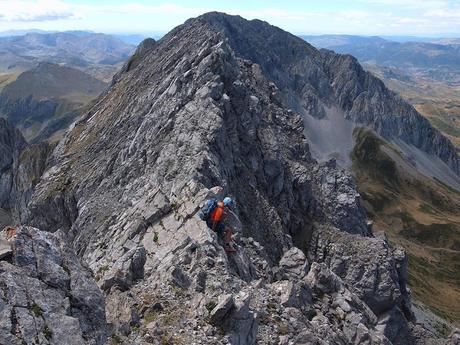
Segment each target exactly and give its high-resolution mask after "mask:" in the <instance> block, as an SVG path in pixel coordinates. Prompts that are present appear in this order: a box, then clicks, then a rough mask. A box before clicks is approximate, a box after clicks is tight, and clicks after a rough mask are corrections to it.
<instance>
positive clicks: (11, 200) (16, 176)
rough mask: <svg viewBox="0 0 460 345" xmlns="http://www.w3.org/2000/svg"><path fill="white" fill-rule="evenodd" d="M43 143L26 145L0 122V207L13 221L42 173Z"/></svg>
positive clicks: (46, 150) (14, 130) (17, 217)
mask: <svg viewBox="0 0 460 345" xmlns="http://www.w3.org/2000/svg"><path fill="white" fill-rule="evenodd" d="M48 153H49V146H48V145H47V144H44V143H43V144H36V145H28V144H27V142H26V141H25V139H24V137H23V136H22V134H21V133H20V132H19V130H17V129H16V128H14V127H13V126H12V125H11V124H10V123H9V122H8V121H7V120H5V119H0V208H1V209H4V210H6V211H8V212H9V214H10V215H12V216H13V219H14V220H15V221H17V220H18V219H19V218H20V216H21V212H22V210H24V209H25V208H26V206H27V204H28V201H29V199H30V197H31V195H32V192H33V187H34V186H35V185H36V184H37V182H38V180H39V179H40V176H41V175H42V173H43V171H44V170H45V164H46V158H47V155H48Z"/></svg>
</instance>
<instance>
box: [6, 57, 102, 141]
mask: <svg viewBox="0 0 460 345" xmlns="http://www.w3.org/2000/svg"><path fill="white" fill-rule="evenodd" d="M106 86H107V85H106V83H104V82H102V81H100V80H98V79H96V78H94V77H92V76H90V75H88V74H86V73H84V72H81V71H80V70H77V69H73V68H70V67H65V66H59V65H56V64H51V63H40V64H39V65H38V66H37V67H36V68H34V69H31V70H29V71H26V72H24V73H22V74H20V75H19V76H18V77H17V78H16V80H14V81H12V82H10V83H9V84H7V85H6V86H5V87H4V88H3V90H2V91H1V93H0V115H1V116H3V117H6V118H8V119H9V120H10V121H11V122H12V123H13V124H14V125H15V126H17V127H18V128H19V129H20V130H21V131H22V132H23V134H24V136H25V137H26V138H27V139H28V140H29V141H37V140H43V139H47V138H50V137H52V136H54V135H55V134H58V133H60V132H62V131H63V130H64V129H65V128H67V126H68V125H69V124H70V123H71V122H72V121H73V120H74V119H75V118H76V117H77V116H78V114H79V112H80V110H81V109H82V108H83V107H85V106H86V105H87V104H88V103H89V102H91V101H92V100H93V99H94V98H96V97H97V96H98V95H99V94H100V93H101V92H102V91H103V90H104V89H105V87H106Z"/></svg>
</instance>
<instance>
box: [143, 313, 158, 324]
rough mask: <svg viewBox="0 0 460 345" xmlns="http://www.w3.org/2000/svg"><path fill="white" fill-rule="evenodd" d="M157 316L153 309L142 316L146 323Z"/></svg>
mask: <svg viewBox="0 0 460 345" xmlns="http://www.w3.org/2000/svg"><path fill="white" fill-rule="evenodd" d="M157 318H158V315H157V313H156V312H154V311H149V312H147V313H146V314H145V316H144V321H145V323H146V324H148V323H150V322H153V321H155V320H156V319H157Z"/></svg>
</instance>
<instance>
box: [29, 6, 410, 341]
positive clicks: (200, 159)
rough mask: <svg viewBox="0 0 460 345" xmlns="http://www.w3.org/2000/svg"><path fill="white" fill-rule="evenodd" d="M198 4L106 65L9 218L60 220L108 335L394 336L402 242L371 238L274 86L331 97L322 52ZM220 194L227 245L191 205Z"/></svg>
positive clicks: (402, 301)
mask: <svg viewBox="0 0 460 345" xmlns="http://www.w3.org/2000/svg"><path fill="white" fill-rule="evenodd" d="M214 18H217V19H219V18H221V15H214V14H211V15H208V16H205V17H200V18H198V19H193V20H190V21H188V22H186V23H185V24H184V25H183V26H180V27H178V28H176V29H174V30H173V31H172V32H171V33H169V34H168V35H166V36H165V37H164V38H162V39H161V40H160V41H158V42H157V43H155V45H154V46H153V47H152V49H149V50H148V51H147V52H145V55H144V56H143V57H142V58H141V59H139V60H138V61H137V65H136V66H134V67H133V68H132V69H129V70H126V71H125V72H124V73H122V74H120V76H119V79H117V80H115V81H114V84H113V85H112V87H111V89H110V90H109V91H108V92H107V93H105V94H104V95H103V96H102V97H101V98H100V99H99V100H98V102H97V103H96V104H95V106H94V107H93V108H92V109H91V110H90V111H89V112H88V113H87V114H86V115H85V116H84V118H82V120H81V121H79V122H78V123H76V124H75V126H74V127H73V129H72V130H71V131H70V132H69V133H67V135H66V137H65V138H64V139H63V140H62V141H61V142H60V143H59V145H58V146H57V147H56V148H55V150H54V152H53V154H52V156H51V157H50V159H49V162H50V166H49V168H48V169H47V170H46V172H45V173H44V174H43V176H42V178H41V180H40V182H39V184H38V185H37V186H36V187H35V190H34V192H33V195H32V196H31V201H30V203H29V204H28V205H27V208H24V209H21V219H22V221H23V222H26V223H29V224H33V225H35V226H37V227H40V228H43V229H46V230H48V231H57V230H60V232H61V231H62V232H63V233H65V235H66V236H67V238H68V239H69V241H70V242H71V243H72V245H73V246H74V248H75V249H76V252H77V254H78V255H79V256H80V257H81V258H82V259H84V260H85V261H86V262H87V263H88V265H89V267H90V268H91V269H92V270H93V271H94V272H95V280H96V281H97V284H98V285H99V286H100V287H101V289H103V290H104V293H105V298H106V303H107V308H106V311H107V319H108V322H109V323H110V328H111V330H112V331H113V337H114V341H118V338H121V339H122V340H123V341H125V342H126V343H130V344H143V343H149V342H150V343H153V344H158V343H160V341H162V339H166V340H168V341H169V342H171V343H184V344H190V343H197V342H198V343H199V342H201V343H204V344H239V345H252V344H256V343H257V342H258V343H260V344H277V343H280V342H281V343H288V344H290V343H292V344H307V343H318V344H328V343H329V344H349V343H356V344H358V343H369V344H390V343H391V341H392V339H390V338H391V337H394V335H395V334H397V335H400V334H403V333H401V332H402V331H401V330H404V332H406V331H405V330H406V329H407V332H406V333H407V334H406V333H404V335H408V336H410V332H411V327H410V323H411V321H412V320H411V313H410V299H409V295H408V293H407V290H406V287H405V279H406V278H405V274H406V272H405V271H406V268H405V258H404V255H403V254H402V253H400V252H395V251H394V250H393V249H392V248H391V247H390V246H389V245H388V244H387V243H386V241H384V240H382V239H377V238H373V237H372V233H371V231H370V229H369V227H368V225H367V223H366V218H365V213H364V210H363V208H362V206H361V200H360V197H359V195H358V193H357V192H356V188H355V185H354V183H353V181H352V179H351V178H350V176H349V175H348V174H347V173H346V172H344V171H342V170H340V169H338V168H337V167H336V166H335V164H334V162H333V161H331V162H328V163H325V164H322V165H318V163H317V162H316V161H315V160H314V159H312V157H311V155H310V151H309V149H308V145H307V141H306V138H305V136H304V127H303V121H302V117H301V116H300V115H299V114H297V113H296V112H294V111H292V110H289V109H288V106H287V104H288V103H287V102H288V101H289V96H291V97H293V98H292V99H291V101H292V103H293V104H294V105H295V104H296V102H297V101H298V98H299V99H300V98H301V99H303V100H304V101H305V102H306V103H311V102H314V101H312V100H313V99H321V100H324V99H328V98H327V97H329V96H331V94H330V92H329V91H331V86H330V85H329V82H328V80H329V79H328V78H326V79H323V77H324V76H325V73H324V71H323V72H321V71H322V68H323V67H322V65H321V64H320V63H319V62H318V61H316V60H315V59H320V57H321V54H320V53H319V52H318V51H316V50H314V49H313V48H311V47H310V46H308V45H306V44H305V43H304V42H303V41H301V40H300V39H299V40H294V43H295V45H294V46H293V47H292V48H293V49H285V48H284V46H283V49H281V48H280V45H281V43H283V44H284V43H285V39H286V37H288V38H289V37H291V36H289V35H288V36H287V34H286V33H284V32H282V31H281V30H279V29H276V28H273V27H270V26H267V24H265V23H262V22H258V21H256V22H252V24H247V23H243V24H241V26H239V24H238V23H233V24H232V25H233V27H234V28H235V29H237V30H240V31H241V30H243V29H248V31H247V32H246V33H245V34H246V35H248V36H250V35H251V33H254V35H256V34H257V31H259V29H260V30H261V34H260V35H259V34H257V35H258V36H257V35H256V36H255V38H256V39H257V41H256V42H253V41H250V40H249V41H248V40H247V38H246V39H245V40H242V41H240V40H239V37H240V36H238V35H240V34H242V33H241V32H240V33H238V32H236V33H233V34H231V33H230V31H229V30H221V29H216V25H217V24H216V23H214ZM232 18H233V17H229V18H227V19H228V20H229V21H232V20H233V21H234V20H237V21H239V20H240V19H238V18H236V19H235V18H233V19H232ZM227 19H226V20H227ZM219 20H220V19H219ZM241 20H242V19H241ZM237 24H238V25H237ZM219 25H220V24H219ZM247 25H249V27H248V26H247ZM217 27H219V26H218V25H217ZM238 27H240V29H238ZM269 32H270V33H271V34H272V36H270V37H271V38H270V39H268V38H267V37H266V36H267V35H268V33H269ZM245 37H246V36H245ZM270 43H277V45H276V44H273V50H271V49H268V48H267V47H270V46H269V45H268V46H267V44H270ZM259 48H260V49H259ZM265 48H267V49H265ZM264 50H268V51H264ZM305 52H307V53H308V54H311V56H310V55H308V54H307V55H306V53H305ZM243 53H245V54H246V53H247V54H252V55H244V56H243ZM278 53H279V54H280V55H279V56H278V57H277V54H278ZM264 56H265V58H264ZM301 56H304V57H305V56H307V57H306V58H305V60H301V61H302V63H301V64H300V65H299V64H298V59H299V58H300V57H301ZM280 58H283V59H284V60H285V61H282V60H280ZM261 59H262V60H261ZM263 59H266V60H263ZM270 59H272V61H270ZM256 62H257V63H256ZM291 63H292V64H291ZM270 64H272V66H273V70H268V68H269V67H268V66H269V65H270ZM286 64H287V65H288V67H286V66H285V65H286ZM283 66H284V67H283ZM297 68H298V69H299V70H300V71H301V72H302V75H301V76H300V77H297V82H298V84H299V89H300V90H301V91H302V93H301V96H298V97H297V96H296V95H297V94H296V93H294V91H293V90H294V89H292V90H291V86H292V83H294V81H295V80H293V79H292V76H293V75H295V73H294V72H295V70H296V69H297ZM275 83H276V84H275ZM310 83H312V85H316V86H315V87H313V86H311V85H310ZM277 85H278V86H277ZM309 85H310V86H309ZM296 90H297V88H296ZM328 90H329V91H328ZM326 91H327V92H326ZM296 92H297V91H296ZM299 92H300V91H299ZM331 92H332V91H331ZM316 94H317V95H316ZM310 95H313V96H315V97H316V98H308V96H310ZM313 96H312V97H313ZM320 96H321V97H320ZM318 97H320V98H318ZM331 97H332V96H331ZM330 101H331V102H332V100H330ZM321 102H323V101H321ZM324 102H325V101H324ZM324 102H323V103H324ZM321 106H322V105H321V104H320V102H319V101H318V103H317V104H316V105H315V104H313V108H315V109H320V107H321ZM214 186H221V187H220V188H211V187H214ZM224 195H230V196H231V197H233V198H234V199H235V200H236V204H235V205H234V206H233V207H232V209H231V211H230V212H229V213H230V214H229V219H228V224H227V225H229V226H231V227H232V228H233V230H234V232H235V238H234V239H235V242H236V247H237V251H236V253H235V254H231V255H230V254H228V255H227V253H225V251H224V249H223V247H222V239H220V238H218V237H217V235H216V234H215V233H213V232H212V231H210V230H209V229H208V228H207V226H206V224H205V223H204V222H202V221H201V220H199V219H198V217H197V216H196V215H197V213H198V211H199V209H200V207H201V206H202V205H203V203H204V202H205V200H206V199H207V198H209V197H218V198H220V199H221V198H222V197H223V196H224ZM332 227H335V228H337V229H332V230H331V228H332ZM294 245H295V246H296V247H297V248H299V249H296V248H294ZM300 249H302V250H304V252H305V253H308V261H307V259H306V257H305V255H303V254H302V252H301V251H300ZM344 254H345V255H344ZM29 264H30V263H28V262H27V260H24V265H29ZM309 264H310V265H309ZM30 265H31V264H30ZM51 267H54V266H51ZM48 273H49V272H48V271H47V270H44V271H43V277H45V278H46V279H47V281H48V282H51V283H52V284H54V285H56V286H61V285H62V284H66V280H65V275H62V276H61V275H49V274H48ZM72 281H73V280H72V279H71V281H70V282H71V283H72ZM81 291H82V293H83V288H82V289H81ZM86 296H91V294H88V293H87V294H86ZM222 296H227V297H225V298H222ZM229 296H231V297H229ZM219 302H222V303H219ZM224 302H225V303H224ZM397 308H399V310H400V311H402V314H397V313H396V312H397ZM389 311H391V312H392V313H393V314H392V317H388V318H387V314H386V313H387V312H389ZM398 315H399V316H401V315H402V317H401V318H400V319H399V321H397V325H401V326H402V327H400V328H398V329H396V328H395V327H394V324H395V323H394V320H395V317H396V316H398ZM210 321H211V322H210ZM216 325H217V326H216ZM406 326H407V327H406ZM405 327H406V328H405ZM389 337H390V338H389ZM396 338H398V337H396ZM417 339H418V338H417ZM417 339H416V340H417Z"/></svg>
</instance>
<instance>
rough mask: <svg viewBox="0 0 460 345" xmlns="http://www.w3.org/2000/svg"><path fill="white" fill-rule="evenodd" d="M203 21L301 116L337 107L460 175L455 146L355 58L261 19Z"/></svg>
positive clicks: (212, 16)
mask: <svg viewBox="0 0 460 345" xmlns="http://www.w3.org/2000/svg"><path fill="white" fill-rule="evenodd" d="M200 18H201V20H203V21H206V22H207V23H209V24H210V25H212V26H213V27H215V28H216V29H217V30H219V31H221V32H222V33H223V34H224V35H225V36H226V37H228V39H229V42H230V45H231V47H232V49H233V50H234V52H235V54H236V55H237V56H238V57H241V58H244V59H248V60H251V61H252V62H254V63H257V64H259V65H260V67H261V69H262V70H263V72H264V74H265V75H266V76H267V77H268V78H269V79H270V80H271V81H273V82H274V83H275V84H276V86H277V87H278V88H279V90H280V92H281V94H282V98H283V101H284V102H285V103H286V104H287V105H288V106H290V107H291V108H292V109H293V110H294V111H296V112H298V113H299V114H304V115H305V114H309V115H312V116H314V117H316V118H322V117H324V114H325V109H326V108H330V107H332V106H335V107H337V108H339V109H341V110H342V111H343V112H344V114H345V116H346V117H347V118H349V119H350V120H352V121H353V122H355V123H357V124H361V125H365V126H369V127H371V128H373V129H374V130H375V131H376V132H377V133H379V134H380V135H382V136H383V137H384V138H387V139H391V138H397V139H401V140H403V141H404V142H405V143H407V144H411V145H414V146H415V147H417V148H419V149H421V150H422V151H424V152H426V153H428V154H433V155H435V156H438V157H439V158H441V159H442V160H443V161H444V162H445V163H447V165H448V166H449V167H450V168H451V169H452V170H453V171H454V172H455V173H456V174H457V175H459V174H460V159H459V156H458V153H457V152H456V149H455V147H454V145H453V144H452V143H451V142H450V141H449V140H448V139H447V138H445V137H444V136H443V135H442V134H441V133H440V132H439V131H437V130H436V129H434V128H433V127H432V126H431V125H430V123H429V121H428V120H427V119H425V118H424V117H423V116H421V115H420V114H419V113H418V112H417V111H416V110H415V109H414V108H413V107H412V106H410V105H409V104H408V103H406V102H405V101H404V100H403V99H402V98H401V97H399V96H398V95H396V94H395V93H393V92H392V91H390V90H388V89H387V88H386V87H385V85H384V84H383V82H382V81H380V80H379V79H377V78H375V77H374V76H372V75H371V74H370V73H368V72H365V71H364V70H363V68H362V67H361V66H360V65H359V63H358V62H357V60H356V59H355V58H353V57H352V56H350V55H339V54H335V53H333V52H331V51H328V50H321V51H318V50H316V49H315V48H313V47H312V46H311V45H309V44H308V43H306V42H304V41H303V40H302V39H301V38H299V37H296V36H294V35H291V34H289V33H287V32H285V31H283V30H281V29H278V28H276V27H273V26H271V25H269V24H268V23H266V22H262V21H259V20H253V21H247V20H244V19H243V18H241V17H238V16H228V15H225V14H222V13H208V14H206V15H204V16H202V17H200ZM268 47H269V48H268Z"/></svg>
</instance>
